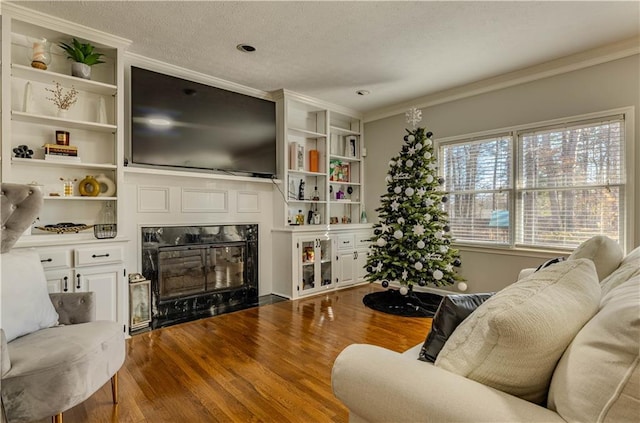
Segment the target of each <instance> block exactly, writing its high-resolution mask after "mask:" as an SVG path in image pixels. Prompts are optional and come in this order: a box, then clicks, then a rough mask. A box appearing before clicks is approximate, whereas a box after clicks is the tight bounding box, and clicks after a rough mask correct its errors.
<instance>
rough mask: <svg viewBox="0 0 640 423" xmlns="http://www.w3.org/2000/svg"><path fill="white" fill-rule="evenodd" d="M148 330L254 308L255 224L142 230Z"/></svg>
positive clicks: (255, 275) (256, 265) (255, 286)
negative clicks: (148, 300) (148, 285)
mask: <svg viewBox="0 0 640 423" xmlns="http://www.w3.org/2000/svg"><path fill="white" fill-rule="evenodd" d="M142 273H143V275H144V276H145V277H146V278H147V279H149V280H150V281H151V301H152V304H151V308H152V312H151V327H152V328H158V327H164V326H170V325H172V324H176V323H181V322H186V321H189V320H194V319H198V318H201V317H207V316H213V315H216V314H221V313H226V312H230V311H236V310H241V309H244V308H248V307H253V306H256V305H258V225H212V226H162V227H144V228H142Z"/></svg>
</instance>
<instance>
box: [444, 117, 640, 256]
mask: <svg viewBox="0 0 640 423" xmlns="http://www.w3.org/2000/svg"><path fill="white" fill-rule="evenodd" d="M611 115H623V116H624V131H625V155H624V169H625V178H626V181H625V189H624V195H625V203H624V204H625V219H624V220H625V222H624V225H625V228H624V233H623V238H622V239H621V240H620V241H621V242H620V244H621V245H620V246H621V247H622V249H623V251H628V248H629V247H630V246H632V245H633V235H634V233H635V224H636V222H635V220H636V219H635V217H636V216H635V195H634V193H635V189H636V187H635V184H636V178H635V166H634V164H635V163H634V160H635V144H636V135H635V121H634V117H635V107H634V106H628V107H621V108H617V109H610V110H605V111H600V112H593V113H587V114H582V115H575V116H569V117H562V118H557V119H550V120H545V121H539V122H533V123H527V124H522V125H515V126H508V127H503V128H497V129H492V130H486V131H479V132H473V133H470V134H462V135H455V136H451V137H444V138H438V139H436V140H434V143H435V151H436V154H438V155H439V153H440V147H441V146H443V145H448V144H454V143H457V142H460V141H473V140H474V139H478V140H479V139H486V138H491V137H498V136H504V135H505V134H509V135H510V136H511V137H513V142H512V148H513V152H512V153H513V161H514V162H513V166H512V172H513V174H512V181H513V185H514V187H513V188H512V190H513V192H514V194H515V192H516V187H515V185H516V184H517V175H518V171H519V169H518V166H519V160H518V156H516V154H518V151H517V144H518V142H517V136H518V133H519V132H521V131H525V130H531V129H536V128H540V127H545V126H555V125H572V124H575V123H576V122H578V121H584V120H590V119H601V118H606V117H608V116H611ZM438 159H439V157H438ZM438 173H439V174H440V176H444V174H443V169H442V167H439V169H438ZM511 197H512V198H511V202H512V204H510V206H511V207H512V210H515V201H516V198H515V197H516V196H515V195H512V196H511ZM513 215H514V213H510V216H509V224H510V225H511V227H512V228H513V225H514V223H515V222H514V221H513V219H514V218H515V217H514V216H513ZM515 232H516V231H515V230H513V231H511V238H510V239H509V244H510V245H490V244H485V243H483V242H480V241H478V242H457V241H455V240H454V244H455V245H456V246H460V247H464V246H467V247H471V248H473V249H479V250H485V251H486V250H514V251H516V250H517V251H531V250H536V251H537V250H538V249H537V248H533V247H529V246H527V247H523V246H519V245H516V244H515V236H516V234H515ZM454 237H455V234H454ZM540 250H544V251H559V252H566V251H568V249H564V248H550V247H545V248H541V249H540Z"/></svg>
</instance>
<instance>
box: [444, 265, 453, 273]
mask: <svg viewBox="0 0 640 423" xmlns="http://www.w3.org/2000/svg"><path fill="white" fill-rule="evenodd" d="M444 270H446V271H447V272H453V264H451V263H449V264H447V265H446V266H445V267H444Z"/></svg>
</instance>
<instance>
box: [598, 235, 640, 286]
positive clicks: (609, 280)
mask: <svg viewBox="0 0 640 423" xmlns="http://www.w3.org/2000/svg"><path fill="white" fill-rule="evenodd" d="M638 275H640V247H638V248H636V249H635V250H633V251H632V252H630V253H629V254H627V255H626V257H625V258H624V259H623V260H622V263H620V266H618V268H617V269H616V270H615V271H614V272H613V273H611V274H610V275H609V276H607V277H606V278H605V279H604V280H602V281H600V286H601V287H602V296H603V297H604V296H605V295H606V294H607V293H608V292H609V291H611V290H612V289H613V288H615V287H616V286H618V285H620V284H622V283H624V282H625V281H628V280H629V279H631V278H633V277H635V276H638Z"/></svg>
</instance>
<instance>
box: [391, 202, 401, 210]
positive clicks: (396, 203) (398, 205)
mask: <svg viewBox="0 0 640 423" xmlns="http://www.w3.org/2000/svg"><path fill="white" fill-rule="evenodd" d="M398 207H400V203H398V202H397V201H395V200H394V201H393V203H391V210H393V211H398Z"/></svg>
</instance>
